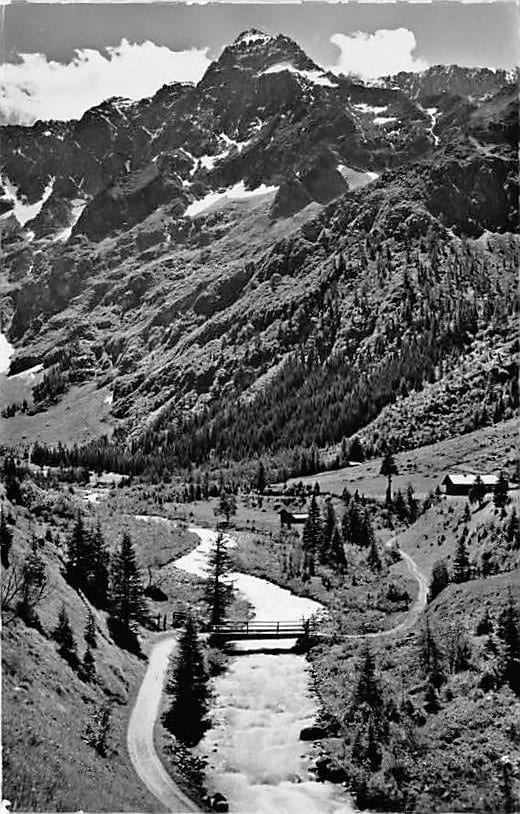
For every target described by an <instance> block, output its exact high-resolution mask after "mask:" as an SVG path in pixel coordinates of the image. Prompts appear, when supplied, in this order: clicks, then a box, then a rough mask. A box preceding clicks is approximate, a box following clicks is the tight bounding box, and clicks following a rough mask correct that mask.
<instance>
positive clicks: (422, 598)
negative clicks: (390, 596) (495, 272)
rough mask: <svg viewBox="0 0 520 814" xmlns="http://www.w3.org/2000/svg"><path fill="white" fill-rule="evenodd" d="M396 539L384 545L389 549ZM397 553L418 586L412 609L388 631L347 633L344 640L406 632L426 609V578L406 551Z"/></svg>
mask: <svg viewBox="0 0 520 814" xmlns="http://www.w3.org/2000/svg"><path fill="white" fill-rule="evenodd" d="M396 540H397V537H393V538H392V539H391V540H388V541H387V543H386V545H387V546H388V547H390V546H391V545H392V544H393V543H394V542H395V541H396ZM399 553H400V554H401V557H402V559H403V560H404V562H405V563H406V565H407V567H408V570H409V571H410V573H411V575H412V576H413V577H415V579H416V580H417V583H418V585H419V593H418V594H417V599H416V600H415V602H414V603H413V605H412V607H411V608H410V610H409V611H408V615H407V617H406V619H404V621H402V622H401V623H400V624H398V625H396V626H395V627H392V628H390V630H380V631H377V632H376V633H349V634H347V635H346V636H345V638H346V639H375V638H381V637H386V636H395V635H396V634H399V633H403V631H405V630H408V628H410V627H412V625H414V624H415V622H416V621H417V618H418V616H419V614H420V613H421V612H422V611H423V610H424V608H425V607H426V602H427V599H428V580H427V578H426V576H425V575H424V574H423V573H422V571H420V570H419V566H418V565H417V563H416V562H415V560H414V559H412V557H410V555H409V554H407V553H406V551H403V550H402V549H401V548H400V549H399Z"/></svg>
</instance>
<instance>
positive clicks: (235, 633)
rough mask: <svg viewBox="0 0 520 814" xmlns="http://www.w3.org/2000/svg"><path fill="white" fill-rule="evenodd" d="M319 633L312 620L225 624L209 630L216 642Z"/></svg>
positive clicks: (297, 637)
mask: <svg viewBox="0 0 520 814" xmlns="http://www.w3.org/2000/svg"><path fill="white" fill-rule="evenodd" d="M316 632H317V623H316V622H315V621H314V620H312V619H298V620H295V621H286V620H284V621H280V622H273V621H266V622H263V621H261V620H258V619H253V620H251V621H247V620H244V621H241V620H239V621H234V622H231V621H230V622H225V623H224V624H221V625H212V626H211V627H210V628H209V634H210V637H211V638H212V639H213V640H214V641H215V642H219V641H220V642H224V641H230V640H233V641H241V640H244V639H299V638H300V637H302V636H309V635H310V634H311V633H312V634H315V633H316Z"/></svg>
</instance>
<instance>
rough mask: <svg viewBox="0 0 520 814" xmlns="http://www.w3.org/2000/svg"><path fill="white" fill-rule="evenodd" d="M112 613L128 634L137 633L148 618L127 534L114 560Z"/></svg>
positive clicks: (135, 561) (132, 550)
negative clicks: (139, 623)
mask: <svg viewBox="0 0 520 814" xmlns="http://www.w3.org/2000/svg"><path fill="white" fill-rule="evenodd" d="M110 613H111V616H112V617H113V619H115V620H116V621H117V622H118V624H119V625H120V626H121V628H122V631H123V632H124V633H126V634H129V633H135V628H136V625H137V623H138V622H142V621H143V620H144V619H145V618H146V601H145V598H144V587H143V583H142V580H141V574H140V572H139V568H138V566H137V560H136V556H135V550H134V546H133V543H132V540H131V539H130V535H129V534H127V533H125V534H123V537H122V539H121V545H120V547H119V550H118V551H117V552H116V554H115V556H114V558H113V563H112V586H111V602H110Z"/></svg>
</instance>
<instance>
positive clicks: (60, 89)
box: [0, 40, 210, 124]
mask: <svg viewBox="0 0 520 814" xmlns="http://www.w3.org/2000/svg"><path fill="white" fill-rule="evenodd" d="M207 52H208V49H207V48H202V49H191V50H188V51H171V50H170V49H169V48H167V47H165V46H159V45H155V43H153V42H150V41H147V42H144V43H142V44H132V43H129V42H128V41H127V40H122V41H121V43H120V45H118V46H113V47H109V48H107V49H106V54H103V53H101V52H100V51H96V50H94V49H88V48H85V49H81V50H78V51H76V56H75V57H74V59H73V60H72V61H71V62H69V63H68V64H62V63H60V62H54V61H52V60H48V59H47V57H46V56H45V55H44V54H21V55H20V62H19V63H5V64H4V66H3V68H2V72H1V74H0V114H1V116H2V117H3V118H4V119H8V120H9V121H12V122H14V121H16V122H18V123H20V124H32V123H33V122H35V121H36V120H37V119H61V120H67V119H78V118H80V117H81V116H82V115H83V113H84V112H85V110H87V109H88V108H89V107H93V106H94V105H97V104H100V103H101V102H102V101H104V100H105V99H108V98H110V97H111V96H124V97H127V98H128V99H133V100H135V99H142V98H143V97H145V96H151V95H152V94H153V93H155V92H156V91H157V90H158V89H159V88H160V87H161V86H162V85H164V84H165V83H167V82H198V81H199V79H200V78H201V77H202V75H203V74H204V72H205V70H206V68H207V67H208V65H209V64H210V60H209V59H208V56H207Z"/></svg>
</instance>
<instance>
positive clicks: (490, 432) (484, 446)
mask: <svg viewBox="0 0 520 814" xmlns="http://www.w3.org/2000/svg"><path fill="white" fill-rule="evenodd" d="M517 426H518V422H517V421H516V419H512V420H510V421H505V422H503V423H501V424H495V425H493V426H492V427H485V428H484V429H481V430H476V431H474V432H471V433H468V434H467V435H459V436H457V437H456V438H450V439H448V440H446V441H439V442H437V443H435V444H431V445H429V446H424V447H420V448H418V449H415V450H410V451H408V452H402V453H400V454H399V455H397V456H396V461H397V465H398V467H399V470H400V474H399V475H398V476H397V477H395V478H394V479H393V484H394V488H395V489H398V488H400V489H401V490H403V491H404V490H406V487H407V485H408V483H411V484H413V487H414V489H415V492H416V494H417V495H421V496H426V495H427V494H428V493H429V492H430V491H432V490H434V489H435V487H436V486H438V485H439V483H440V481H441V480H442V478H443V476H444V475H445V474H446V473H447V472H451V471H469V472H486V473H496V472H499V471H500V469H501V468H502V467H505V466H506V464H507V463H510V462H511V461H513V460H514V459H515V450H516V437H517ZM380 468H381V459H380V458H375V459H374V460H370V461H366V462H365V463H363V464H360V465H359V466H351V467H346V468H344V469H338V470H336V471H333V472H319V473H317V474H316V475H309V476H308V477H305V478H295V479H293V481H289V483H292V482H296V483H298V482H299V481H300V480H301V481H302V482H303V483H310V484H314V483H315V482H316V481H318V482H319V484H320V487H321V490H322V492H332V493H333V494H336V495H341V493H342V492H343V490H344V489H345V487H347V488H348V489H349V491H351V492H354V491H355V490H356V489H358V490H359V492H360V493H362V494H365V495H367V496H370V497H379V498H384V495H385V488H386V479H385V478H384V477H383V476H381V475H380V474H379V470H380ZM506 468H507V467H506Z"/></svg>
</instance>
